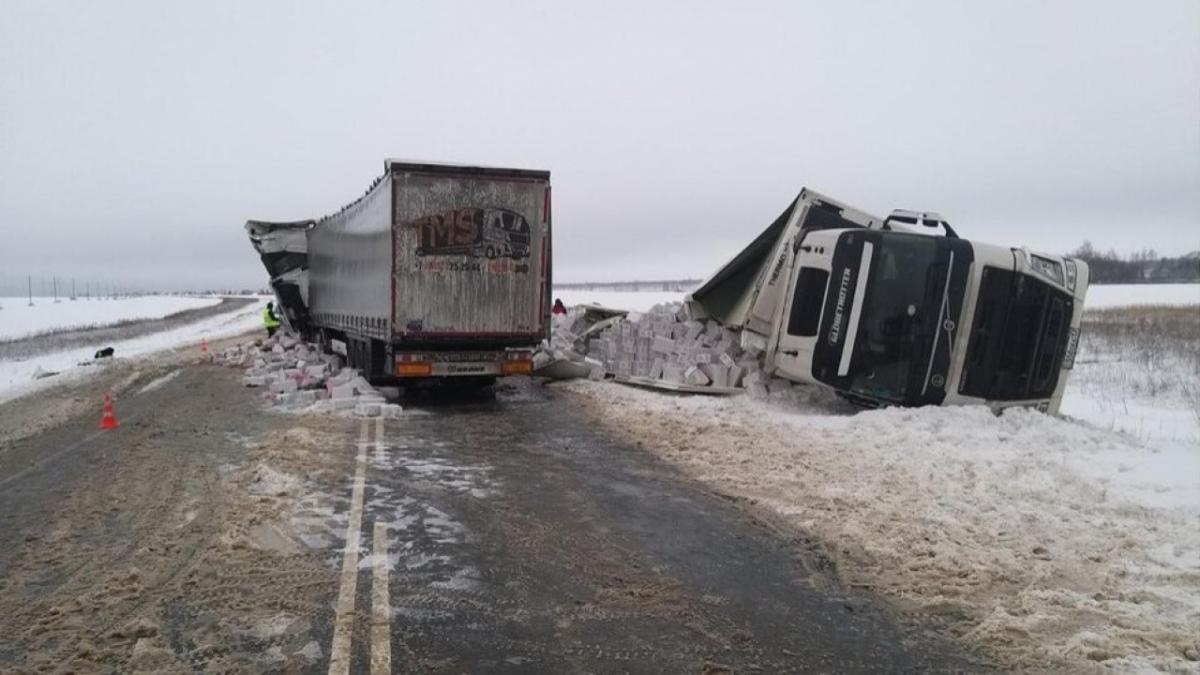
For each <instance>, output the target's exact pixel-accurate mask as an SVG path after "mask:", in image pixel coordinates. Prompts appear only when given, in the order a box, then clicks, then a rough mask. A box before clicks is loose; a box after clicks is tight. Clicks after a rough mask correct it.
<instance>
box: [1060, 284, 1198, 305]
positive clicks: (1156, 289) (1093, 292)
mask: <svg viewBox="0 0 1200 675" xmlns="http://www.w3.org/2000/svg"><path fill="white" fill-rule="evenodd" d="M1083 304H1084V307H1086V308H1088V309H1105V308H1108V307H1128V306H1129V305H1173V306H1179V305H1200V284H1109V285H1104V286H1091V287H1089V288H1088V293H1087V299H1086V300H1084V302H1083Z"/></svg>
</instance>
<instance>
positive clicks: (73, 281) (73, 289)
mask: <svg viewBox="0 0 1200 675" xmlns="http://www.w3.org/2000/svg"><path fill="white" fill-rule="evenodd" d="M71 300H72V301H74V300H75V280H74V279H72V280H71Z"/></svg>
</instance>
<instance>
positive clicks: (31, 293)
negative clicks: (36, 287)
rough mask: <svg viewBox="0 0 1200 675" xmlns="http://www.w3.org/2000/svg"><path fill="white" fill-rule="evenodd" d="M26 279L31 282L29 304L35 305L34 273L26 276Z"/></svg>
mask: <svg viewBox="0 0 1200 675" xmlns="http://www.w3.org/2000/svg"><path fill="white" fill-rule="evenodd" d="M25 280H26V281H27V282H28V283H29V306H30V307H33V275H32V274H30V275H29V276H27V277H25Z"/></svg>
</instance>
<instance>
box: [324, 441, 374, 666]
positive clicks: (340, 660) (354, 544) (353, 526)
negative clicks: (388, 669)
mask: <svg viewBox="0 0 1200 675" xmlns="http://www.w3.org/2000/svg"><path fill="white" fill-rule="evenodd" d="M367 432H368V427H367V420H365V419H364V420H363V421H362V425H361V427H360V428H359V435H358V463H357V467H356V468H355V470H354V491H353V493H352V494H351V496H350V523H349V524H348V525H347V526H346V550H345V552H344V553H343V554H342V575H341V583H340V585H339V587H338V598H337V610H336V618H335V620H334V624H333V644H332V645H331V646H330V648H329V673H330V675H344V674H345V673H348V672H350V659H351V657H352V655H353V653H352V652H351V650H350V645H351V638H352V637H353V635H354V599H355V595H357V593H358V544H359V538H360V537H361V534H362V507H363V488H364V487H365V483H366V477H367Z"/></svg>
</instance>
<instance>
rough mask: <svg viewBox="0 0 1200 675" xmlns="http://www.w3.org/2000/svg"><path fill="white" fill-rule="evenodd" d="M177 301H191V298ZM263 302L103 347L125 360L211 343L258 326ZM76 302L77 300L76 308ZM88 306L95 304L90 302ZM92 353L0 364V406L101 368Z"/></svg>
mask: <svg viewBox="0 0 1200 675" xmlns="http://www.w3.org/2000/svg"><path fill="white" fill-rule="evenodd" d="M179 299H183V300H191V298H179ZM198 300H200V301H201V304H199V305H193V306H200V307H203V306H204V305H205V304H215V303H216V302H219V300H220V299H219V298H212V299H209V298H200V299H198ZM267 300H268V298H266V297H263V298H258V299H257V300H256V301H255V302H252V303H250V304H248V305H245V306H243V307H241V308H239V309H237V310H235V311H230V312H224V313H222V314H218V315H216V316H211V317H208V318H206V319H202V320H200V321H196V322H194V323H189V324H187V325H184V326H181V327H179V328H174V329H171V330H166V331H162V332H158V333H153V334H150V335H144V336H142V337H138V338H133V339H130V340H119V341H116V342H112V343H109V344H106V345H105V346H111V347H113V349H114V350H115V354H116V358H118V359H125V358H129V357H135V356H144V355H146V354H151V353H153V352H157V351H162V350H166V349H174V348H177V347H182V346H185V345H194V344H197V343H199V342H200V340H201V339H206V340H214V339H217V338H222V337H229V336H232V335H238V334H240V333H244V332H246V331H248V330H254V329H256V328H260V327H261V326H262V319H261V317H260V312H261V311H262V306H263V304H264V303H266V301H267ZM35 302H36V299H35ZM79 302H80V301H78V300H77V301H76V304H78V303H79ZM92 302H97V301H95V300H93V301H92ZM112 302H119V301H112ZM183 309H187V307H183ZM8 311H9V310H8V307H7V306H5V308H4V310H3V311H2V312H0V314H3V313H6V312H8ZM174 311H179V308H178V305H177V309H174V310H170V311H167V312H166V314H169V313H172V312H174ZM164 315H165V314H164ZM118 320H119V319H118ZM94 352H95V349H93V348H90V347H89V348H86V349H68V350H64V351H61V352H54V353H51V354H44V355H40V356H35V357H33V358H29V359H24V360H20V361H0V402H3V401H6V400H9V399H12V398H16V397H17V396H23V395H25V394H28V393H32V392H35V391H37V390H38V389H40V388H42V387H47V386H52V385H54V384H58V383H60V382H63V381H64V380H67V379H70V378H82V377H86V376H87V375H88V374H89V373H90V372H92V370H93V369H95V368H103V367H104V364H100V365H96V364H95V363H94V361H93V359H92V357H93V356H94ZM47 372H54V373H60V374H59V375H56V376H54V377H47V378H44V379H36V378H35V376H36V375H37V374H39V373H47Z"/></svg>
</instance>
